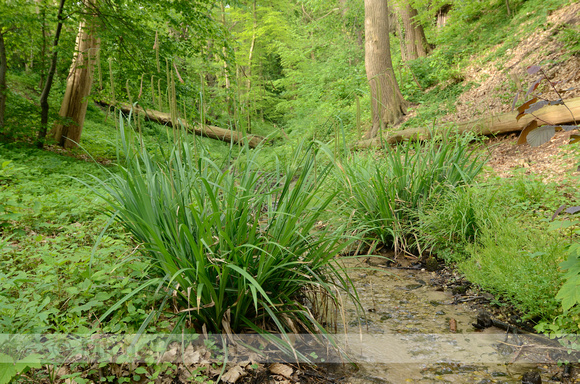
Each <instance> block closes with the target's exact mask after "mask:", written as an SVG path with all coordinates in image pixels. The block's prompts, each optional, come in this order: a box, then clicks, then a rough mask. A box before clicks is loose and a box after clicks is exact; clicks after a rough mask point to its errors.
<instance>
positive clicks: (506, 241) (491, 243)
mask: <svg viewBox="0 0 580 384" xmlns="http://www.w3.org/2000/svg"><path fill="white" fill-rule="evenodd" d="M526 227H527V228H526ZM524 228H525V229H524ZM546 229H547V228H531V227H529V226H524V225H523V224H522V223H521V222H519V221H518V220H516V219H514V218H508V217H505V218H504V220H503V221H502V222H501V224H500V225H497V226H490V227H489V228H484V229H483V230H482V232H481V235H480V238H479V239H480V240H479V243H478V244H474V245H473V246H472V247H471V248H470V256H471V257H470V258H469V259H467V260H466V261H465V262H462V263H459V264H458V268H459V270H460V271H461V272H463V273H464V274H465V276H466V278H467V279H468V280H469V281H471V282H473V283H475V284H477V285H479V286H481V287H482V288H483V289H485V290H487V291H489V292H491V293H493V294H494V295H497V296H498V297H500V298H502V299H504V300H506V301H508V302H511V303H513V304H514V305H515V306H516V307H517V308H518V309H520V310H521V311H522V312H524V313H525V314H526V318H529V319H538V318H541V319H551V318H553V317H554V316H556V315H557V314H558V313H559V304H558V301H557V300H556V299H555V296H556V293H557V292H558V288H559V286H560V284H561V274H560V272H559V268H558V264H559V263H560V262H561V261H562V259H563V257H564V254H565V245H563V244H562V242H561V240H560V239H558V238H557V237H556V236H554V235H553V234H552V233H549V232H547V231H546Z"/></svg>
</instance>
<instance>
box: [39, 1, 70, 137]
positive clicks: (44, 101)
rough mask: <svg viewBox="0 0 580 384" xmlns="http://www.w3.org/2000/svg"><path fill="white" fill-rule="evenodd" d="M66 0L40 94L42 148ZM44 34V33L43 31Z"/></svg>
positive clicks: (58, 17) (60, 5)
mask: <svg viewBox="0 0 580 384" xmlns="http://www.w3.org/2000/svg"><path fill="white" fill-rule="evenodd" d="M64 2H65V0H60V4H59V7H58V15H57V20H58V22H57V25H56V33H55V34H54V41H53V43H52V49H53V51H52V58H51V60H50V68H49V70H48V74H47V77H46V82H45V83H44V87H43V89H42V93H41V94H40V130H39V131H38V140H37V143H36V146H37V147H38V148H42V147H43V146H44V139H45V137H46V131H47V130H48V112H49V111H48V109H49V105H48V95H49V94H50V89H51V88H52V82H53V79H54V74H55V72H56V64H57V59H58V49H57V48H58V42H59V40H60V33H61V31H62V25H63V9H64ZM43 34H44V31H43Z"/></svg>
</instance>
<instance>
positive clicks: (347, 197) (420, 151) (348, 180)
mask: <svg viewBox="0 0 580 384" xmlns="http://www.w3.org/2000/svg"><path fill="white" fill-rule="evenodd" d="M470 139H471V138H470V137H460V138H445V139H443V140H436V139H434V140H430V141H428V142H426V143H420V142H411V141H409V142H406V143H403V144H400V145H397V146H396V147H394V148H387V149H386V150H385V151H384V152H381V153H379V154H378V156H377V157H376V158H372V157H370V156H368V155H355V156H354V157H353V158H352V159H351V160H348V161H346V162H344V163H342V164H341V163H338V169H339V170H340V172H339V173H340V175H341V177H342V182H341V197H342V200H343V201H344V202H345V204H346V205H347V207H348V208H349V209H350V211H351V212H354V219H355V221H356V222H357V223H358V225H360V226H361V227H363V228H366V229H367V230H369V231H370V233H371V234H372V235H373V236H374V237H375V238H377V239H379V240H380V241H381V242H383V243H385V244H394V245H398V244H401V243H404V240H405V236H406V228H408V224H409V220H410V214H409V212H411V211H414V210H420V209H421V208H422V207H423V205H424V204H425V202H427V201H429V200H430V199H433V198H434V196H438V195H441V194H444V193H445V192H446V191H448V190H450V189H453V188H455V187H457V186H460V185H464V184H469V183H470V182H471V181H472V180H473V178H474V177H475V176H477V174H478V173H479V172H480V170H481V168H482V166H483V164H484V162H483V161H482V159H481V155H480V154H478V153H477V152H476V151H475V150H474V149H473V148H471V147H470Z"/></svg>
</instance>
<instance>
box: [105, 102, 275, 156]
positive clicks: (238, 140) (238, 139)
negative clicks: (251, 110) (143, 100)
mask: <svg viewBox="0 0 580 384" xmlns="http://www.w3.org/2000/svg"><path fill="white" fill-rule="evenodd" d="M99 104H101V105H104V106H111V104H108V103H105V102H102V101H101V102H99ZM114 106H115V107H116V108H118V109H119V110H121V111H122V112H123V113H130V112H132V113H137V114H139V115H143V116H145V118H146V119H147V120H151V121H154V122H156V123H159V124H172V121H171V114H169V113H165V112H159V111H154V110H152V109H145V108H142V107H139V106H133V105H131V104H126V103H117V104H115V105H114ZM175 123H176V124H178V125H179V126H182V127H183V128H185V129H187V130H188V131H189V132H192V133H194V134H196V135H198V136H203V137H209V138H210V139H215V140H221V141H225V142H228V143H232V142H233V143H235V144H238V145H244V144H245V143H246V142H247V143H248V146H249V147H250V148H256V147H257V146H258V145H260V144H261V143H262V142H266V141H267V140H266V138H265V137H262V136H257V135H243V134H242V133H241V132H235V131H232V130H230V129H223V128H219V127H215V126H213V125H204V126H200V125H199V124H196V125H191V124H189V123H187V122H185V121H183V120H181V119H179V121H177V122H175Z"/></svg>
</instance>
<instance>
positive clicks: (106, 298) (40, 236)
mask: <svg viewBox="0 0 580 384" xmlns="http://www.w3.org/2000/svg"><path fill="white" fill-rule="evenodd" d="M0 153H1V155H0V164H3V168H2V170H1V171H0V201H2V202H4V203H3V212H2V213H0V221H2V223H3V224H4V225H2V226H1V227H0V233H1V234H2V240H1V241H0V265H1V266H2V268H1V272H0V333H2V334H41V333H50V332H63V333H74V332H78V333H90V332H94V331H95V330H98V329H99V327H100V329H101V330H102V331H104V332H131V331H134V330H135V329H136V328H138V326H139V324H141V322H142V321H143V320H144V318H145V317H146V316H147V314H145V313H144V311H143V309H142V307H146V306H148V305H150V303H152V302H153V300H154V297H155V295H153V294H152V293H148V294H146V293H143V295H140V296H136V297H134V298H133V300H132V302H130V303H126V305H125V306H123V307H122V308H120V309H119V310H118V311H117V312H116V313H115V317H114V321H113V322H111V323H108V324H101V325H99V324H95V322H94V320H95V316H97V317H98V316H100V315H101V314H103V313H105V312H106V311H107V309H108V308H109V307H110V306H111V305H112V303H115V302H117V301H119V300H120V298H121V297H122V296H124V295H125V294H126V293H125V292H126V290H132V289H135V288H136V287H137V286H138V285H139V280H140V278H141V276H142V273H143V270H144V269H146V268H147V267H148V266H147V265H146V264H144V263H140V262H136V261H132V260H131V259H130V258H128V255H129V254H130V252H131V249H132V247H131V244H130V241H129V240H128V239H127V238H126V236H125V235H124V234H123V233H122V232H120V231H119V230H118V229H117V230H111V231H109V233H107V234H103V235H101V232H102V227H103V226H104V225H105V223H106V222H107V221H108V218H107V216H106V215H104V214H102V213H100V212H99V210H100V205H102V202H101V201H98V200H95V199H94V198H92V197H90V194H89V193H88V190H87V189H86V188H85V187H84V186H82V185H81V184H80V183H79V182H77V181H75V180H73V179H72V178H71V176H73V175H74V176H76V177H79V178H84V179H87V176H86V174H87V173H99V172H100V170H99V168H98V167H95V166H94V164H90V163H86V162H82V161H78V160H75V159H73V158H66V157H62V156H61V155H58V154H54V153H50V152H43V151H38V150H35V149H30V148H26V147H13V146H5V145H4V146H2V147H0ZM98 238H100V241H99V242H98V244H97V245H95V242H96V239H98ZM125 257H127V261H126V262H120V260H123V258H125ZM95 326H96V327H95Z"/></svg>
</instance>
